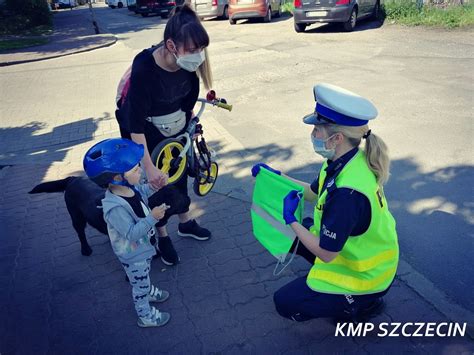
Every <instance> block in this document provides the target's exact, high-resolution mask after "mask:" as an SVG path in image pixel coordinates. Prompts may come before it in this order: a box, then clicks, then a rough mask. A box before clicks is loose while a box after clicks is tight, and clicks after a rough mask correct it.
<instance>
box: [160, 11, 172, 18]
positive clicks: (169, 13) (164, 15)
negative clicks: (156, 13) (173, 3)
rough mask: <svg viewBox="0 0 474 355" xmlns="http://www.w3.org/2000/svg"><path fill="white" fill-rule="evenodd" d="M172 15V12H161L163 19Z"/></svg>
mask: <svg viewBox="0 0 474 355" xmlns="http://www.w3.org/2000/svg"><path fill="white" fill-rule="evenodd" d="M170 15H171V12H168V13H166V14H161V15H160V16H161V18H162V19H167V18H169V17H170Z"/></svg>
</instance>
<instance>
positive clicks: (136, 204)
mask: <svg viewBox="0 0 474 355" xmlns="http://www.w3.org/2000/svg"><path fill="white" fill-rule="evenodd" d="M134 192H135V194H134V195H133V196H132V197H125V196H120V197H122V198H123V199H124V200H125V201H127V203H128V204H129V205H130V207H132V209H133V212H135V214H136V215H137V217H138V218H145V217H146V216H145V212H144V211H143V207H142V205H141V203H143V201H142V198H141V196H140V193H139V192H137V191H135V190H134Z"/></svg>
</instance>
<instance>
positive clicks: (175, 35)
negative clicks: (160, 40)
mask: <svg viewBox="0 0 474 355" xmlns="http://www.w3.org/2000/svg"><path fill="white" fill-rule="evenodd" d="M168 39H171V40H172V41H173V42H174V43H175V45H176V46H178V47H180V46H184V48H185V49H190V48H192V47H195V48H204V47H207V46H208V45H209V35H208V34H207V32H206V30H205V29H204V26H203V25H202V24H201V21H200V20H199V17H198V16H197V15H196V13H195V12H194V11H193V10H192V9H191V8H190V7H189V6H188V5H186V4H184V5H182V6H178V7H176V9H175V11H174V14H173V16H171V18H170V19H169V20H168V23H167V24H166V27H165V33H164V41H165V43H166V41H167V40H168Z"/></svg>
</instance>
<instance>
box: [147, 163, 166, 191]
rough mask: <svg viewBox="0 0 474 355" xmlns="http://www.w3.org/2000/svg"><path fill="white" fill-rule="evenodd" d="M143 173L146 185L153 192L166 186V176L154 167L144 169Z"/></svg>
mask: <svg viewBox="0 0 474 355" xmlns="http://www.w3.org/2000/svg"><path fill="white" fill-rule="evenodd" d="M145 173H146V178H147V180H148V183H149V184H150V185H151V187H152V188H153V189H154V190H159V189H161V188H162V187H164V186H166V184H168V174H165V173H163V172H162V171H161V170H159V169H158V168H157V167H156V166H154V165H152V166H150V167H149V168H148V169H146V170H145Z"/></svg>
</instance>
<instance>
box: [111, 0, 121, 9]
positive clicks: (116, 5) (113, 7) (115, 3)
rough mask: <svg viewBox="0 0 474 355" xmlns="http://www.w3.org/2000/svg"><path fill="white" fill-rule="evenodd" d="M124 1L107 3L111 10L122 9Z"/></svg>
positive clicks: (117, 0)
mask: <svg viewBox="0 0 474 355" xmlns="http://www.w3.org/2000/svg"><path fill="white" fill-rule="evenodd" d="M124 1H125V0H107V3H108V5H109V7H110V8H111V9H115V8H116V7H118V8H119V9H121V8H122V7H123V2H124Z"/></svg>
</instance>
